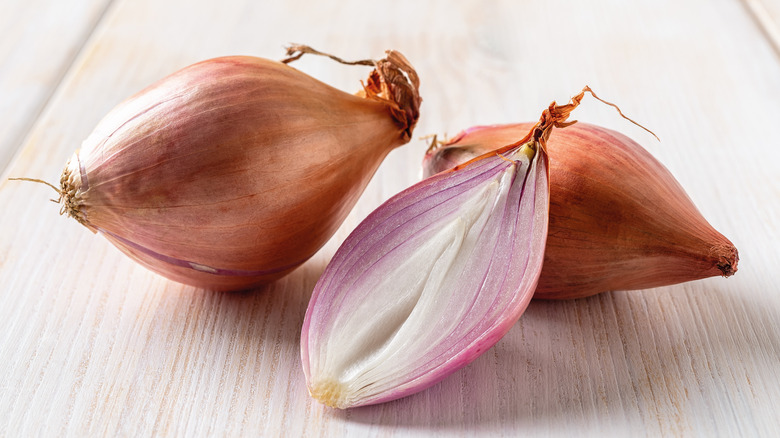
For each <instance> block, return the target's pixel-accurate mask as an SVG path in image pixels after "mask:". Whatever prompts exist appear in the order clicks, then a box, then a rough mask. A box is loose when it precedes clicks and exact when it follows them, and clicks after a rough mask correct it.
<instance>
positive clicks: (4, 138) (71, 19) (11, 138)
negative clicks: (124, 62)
mask: <svg viewBox="0 0 780 438" xmlns="http://www.w3.org/2000/svg"><path fill="white" fill-rule="evenodd" d="M110 4H111V0H75V1H69V2H58V1H52V0H30V1H4V2H2V3H0V29H2V30H0V32H1V35H2V39H0V133H1V134H0V173H2V171H3V170H4V169H5V168H6V166H7V165H8V163H9V162H10V161H11V158H12V157H13V155H14V153H15V152H16V151H17V150H18V149H19V147H20V146H21V143H22V141H23V139H24V137H25V136H26V135H27V132H28V131H29V130H30V127H31V126H32V124H33V123H34V122H35V120H36V119H37V117H38V116H39V115H40V112H41V111H42V110H43V108H44V106H45V105H46V103H47V102H48V99H49V98H50V97H51V95H52V93H54V91H55V89H56V88H57V86H58V85H59V83H60V80H61V79H62V77H63V75H64V74H65V72H66V71H67V69H68V68H69V67H70V64H71V63H72V62H73V59H74V58H75V57H76V55H77V53H78V51H79V50H80V49H81V47H82V46H83V44H84V41H85V40H86V39H87V38H88V37H89V35H91V33H92V30H93V29H94V27H95V25H96V24H97V22H98V21H100V18H101V17H102V15H103V13H104V11H105V10H106V8H107V7H108V6H109V5H110Z"/></svg>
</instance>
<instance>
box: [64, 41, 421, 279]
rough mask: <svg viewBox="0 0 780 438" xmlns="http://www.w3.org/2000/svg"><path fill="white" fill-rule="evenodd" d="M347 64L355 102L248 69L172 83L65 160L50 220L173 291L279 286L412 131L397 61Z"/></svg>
mask: <svg viewBox="0 0 780 438" xmlns="http://www.w3.org/2000/svg"><path fill="white" fill-rule="evenodd" d="M304 53H315V54H321V53H320V52H317V51H315V50H313V49H311V48H309V47H306V46H294V47H293V48H291V50H290V51H289V53H288V54H289V55H291V57H290V58H289V59H287V60H286V61H287V62H289V61H291V60H294V59H297V58H299V57H300V56H301V55H302V54H304ZM328 56H330V55H328ZM331 57H332V56H331ZM332 58H333V59H336V60H338V61H340V62H344V61H341V60H340V59H339V58H336V57H332ZM344 63H347V62H344ZM348 64H361V65H370V66H373V67H374V70H373V71H372V72H371V74H370V76H369V78H368V80H367V81H366V83H365V85H364V86H363V90H361V91H360V93H359V95H351V94H348V93H345V92H343V91H340V90H337V89H335V88H333V87H331V86H329V85H326V84H324V83H322V82H320V81H318V80H316V79H314V78H312V77H310V76H308V75H306V74H304V73H302V72H300V71H298V70H296V69H294V68H292V67H290V66H288V65H286V63H284V62H275V61H270V60H266V59H261V58H255V57H248V56H232V57H224V58H216V59H210V60H207V61H203V62H200V63H197V64H194V65H191V66H189V67H186V68H184V69H182V70H180V71H178V72H176V73H173V74H172V75H170V76H168V77H166V78H164V79H162V80H161V81H159V82H157V83H156V84H154V85H152V86H150V87H149V88H147V89H145V90H143V91H141V92H140V93H138V94H136V95H135V96H133V97H131V98H130V99H128V100H127V101H125V102H123V103H121V104H120V105H118V106H117V107H116V108H114V109H113V110H112V111H111V112H109V113H108V115H106V116H105V118H104V119H103V120H102V121H101V122H100V123H99V124H98V125H97V127H96V128H95V130H94V132H93V133H92V134H91V135H90V136H89V137H88V138H87V140H86V141H85V142H84V143H83V145H82V147H81V150H79V151H77V152H76V153H75V154H74V155H73V157H72V158H71V159H70V161H69V162H68V163H67V166H66V167H65V170H64V172H63V174H62V177H61V179H60V187H55V189H56V190H57V191H58V192H59V194H60V196H59V199H58V202H60V204H61V213H63V214H67V215H68V216H70V217H72V218H74V219H76V220H77V221H78V222H80V223H81V224H83V225H84V226H86V227H87V228H89V229H90V230H92V231H93V232H98V233H100V234H102V235H103V236H105V237H106V238H107V239H108V240H109V241H110V242H111V243H113V244H114V245H116V246H117V247H118V248H119V249H120V250H122V251H123V252H124V253H126V254H127V255H129V256H130V257H132V258H133V259H135V260H137V261H138V262H140V263H141V264H143V265H144V266H146V267H148V268H149V269H151V270H153V271H156V272H158V273H160V274H162V275H164V276H166V277H168V278H171V279H173V280H176V281H179V282H182V283H187V284H191V285H195V286H200V287H203V288H209V289H215V290H230V289H243V288H248V287H251V286H254V285H257V284H261V283H266V282H270V281H273V280H275V279H278V278H280V277H282V276H283V275H285V274H287V273H289V272H290V271H292V270H293V269H295V268H296V267H297V266H299V265H300V264H302V263H303V262H305V261H306V260H307V259H308V258H309V257H311V256H312V255H313V254H314V253H315V252H316V251H317V250H318V249H319V248H320V247H321V246H322V245H323V244H324V243H325V242H326V241H327V240H328V239H329V238H330V237H331V235H332V234H333V233H334V232H335V231H336V229H337V228H338V226H339V225H340V224H341V222H342V221H343V220H344V218H345V217H346V216H347V214H348V213H349V212H350V210H351V208H352V206H353V205H354V203H355V202H356V201H357V199H358V197H359V196H360V194H361V193H362V191H363V189H364V188H365V186H366V184H367V183H368V181H369V179H370V178H371V176H372V175H373V174H374V172H375V171H376V169H377V168H378V166H379V164H380V163H381V162H382V160H383V159H384V158H385V156H386V155H387V153H388V152H389V151H390V150H392V149H393V148H395V147H397V146H399V145H402V144H404V143H407V142H408V141H409V139H410V138H411V135H412V130H413V129H414V126H415V124H416V122H417V119H418V117H419V106H420V102H421V99H420V97H419V93H418V87H419V80H418V77H417V74H416V73H415V71H414V69H413V68H412V66H411V65H410V64H409V62H408V61H407V60H406V59H405V58H404V57H403V56H402V55H401V54H400V53H398V52H396V51H388V52H387V56H386V58H384V59H381V60H378V61H358V62H351V63H348Z"/></svg>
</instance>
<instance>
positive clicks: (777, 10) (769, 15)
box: [743, 0, 780, 56]
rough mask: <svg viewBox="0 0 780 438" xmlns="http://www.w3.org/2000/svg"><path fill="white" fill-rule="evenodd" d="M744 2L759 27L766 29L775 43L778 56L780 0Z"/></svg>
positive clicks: (779, 44)
mask: <svg viewBox="0 0 780 438" xmlns="http://www.w3.org/2000/svg"><path fill="white" fill-rule="evenodd" d="M743 2H744V3H745V7H747V9H748V11H750V13H751V15H753V18H754V19H755V20H756V23H757V24H758V27H759V28H761V30H763V31H764V34H765V35H766V37H767V39H768V40H769V41H770V42H771V43H772V45H774V47H775V51H776V52H777V56H780V1H778V0H743Z"/></svg>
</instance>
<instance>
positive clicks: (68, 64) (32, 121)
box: [0, 0, 119, 181]
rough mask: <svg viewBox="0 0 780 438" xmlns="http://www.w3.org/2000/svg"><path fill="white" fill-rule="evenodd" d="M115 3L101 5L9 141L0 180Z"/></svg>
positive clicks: (109, 0) (4, 177) (15, 159)
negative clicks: (8, 155) (10, 151)
mask: <svg viewBox="0 0 780 438" xmlns="http://www.w3.org/2000/svg"><path fill="white" fill-rule="evenodd" d="M116 3H119V2H118V1H116V0H108V1H106V4H105V6H103V10H101V11H100V13H98V14H97V16H96V17H95V19H94V21H93V22H92V25H91V26H88V27H87V29H86V31H85V32H84V34H83V35H82V37H81V38H80V39H79V40H78V42H77V44H75V45H74V50H73V54H72V55H71V56H70V57H69V58H68V59H66V60H65V62H64V63H63V65H62V68H61V69H60V73H59V75H58V76H57V78H56V79H55V80H54V81H53V82H52V83H53V84H54V85H53V86H52V87H51V89H50V90H49V92H48V93H47V94H46V97H45V98H44V99H43V100H42V101H41V103H40V104H39V106H38V108H37V110H36V111H35V112H34V113H33V115H32V117H30V118H29V121H28V122H27V126H25V127H24V129H22V130H21V133H20V135H19V136H18V137H17V139H16V140H14V141H13V142H11V144H12V145H16V147H15V148H14V154H13V155H12V156H11V159H10V160H8V162H7V163H5V166H4V167H2V169H0V181H5V180H6V179H7V178H8V172H9V171H10V170H11V168H12V167H13V164H14V163H16V161H17V160H18V159H19V155H21V153H22V150H23V149H24V146H25V145H26V144H27V143H28V142H29V138H30V135H31V134H32V132H33V131H34V130H35V126H36V125H37V124H38V122H40V120H41V116H42V115H43V114H44V113H45V112H46V109H48V107H49V104H50V103H51V101H52V99H53V98H54V96H55V95H56V94H57V92H58V91H59V90H60V88H62V85H63V83H64V82H65V79H66V78H67V77H68V73H70V71H71V70H72V69H73V67H74V65H75V64H76V61H77V60H78V59H79V58H80V57H81V54H82V53H83V52H84V48H85V47H86V46H87V44H88V43H89V41H90V39H92V37H93V35H95V31H96V30H97V29H98V27H99V26H100V24H101V23H102V22H103V20H104V19H105V17H106V16H107V15H108V11H109V9H111V7H112V6H113V5H114V4H116Z"/></svg>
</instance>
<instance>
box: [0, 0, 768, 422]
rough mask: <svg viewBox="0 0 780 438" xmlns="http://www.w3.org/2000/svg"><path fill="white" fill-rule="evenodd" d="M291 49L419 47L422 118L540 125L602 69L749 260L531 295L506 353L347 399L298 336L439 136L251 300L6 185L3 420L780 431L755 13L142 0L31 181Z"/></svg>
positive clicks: (38, 193)
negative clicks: (233, 67) (718, 269)
mask: <svg viewBox="0 0 780 438" xmlns="http://www.w3.org/2000/svg"><path fill="white" fill-rule="evenodd" d="M723 29H728V30H729V31H728V32H724V31H723ZM291 41H294V42H304V43H309V44H311V45H313V46H315V47H321V48H323V49H324V50H328V51H332V52H335V53H338V54H340V55H343V56H344V57H348V58H363V57H366V56H378V55H379V54H381V51H382V50H383V49H385V48H396V49H399V50H401V51H402V52H404V53H405V54H406V55H407V56H408V57H409V59H410V60H411V61H412V62H413V64H415V66H416V67H417V68H418V72H419V73H420V75H421V77H422V81H423V85H422V92H423V98H424V99H425V101H424V104H423V108H422V111H423V116H422V118H421V122H420V125H419V127H418V129H417V134H419V135H423V134H427V133H433V132H439V133H441V132H449V133H451V134H452V133H455V132H456V131H457V130H459V129H462V128H465V127H468V126H470V125H475V124H485V123H502V122H510V121H525V120H533V119H535V118H536V117H538V114H539V111H540V110H541V109H542V108H544V107H545V106H546V105H547V104H548V103H549V101H550V100H552V99H558V100H559V101H562V100H565V99H567V98H568V97H569V96H570V95H572V94H574V93H575V92H576V91H578V90H579V89H580V88H581V87H582V85H584V84H586V83H587V84H589V85H591V86H592V87H593V88H594V89H595V90H596V91H597V92H599V93H600V95H602V97H604V98H607V99H610V100H613V101H616V102H617V103H619V104H620V105H621V107H622V108H623V109H624V110H625V111H626V112H627V113H629V114H630V115H631V116H632V117H634V118H636V119H638V120H639V121H641V122H642V123H644V124H645V125H647V126H648V127H650V128H651V129H653V130H654V131H655V132H656V133H657V134H658V135H659V136H660V137H661V139H662V142H661V143H658V142H655V141H654V140H652V139H651V138H649V137H648V136H647V135H646V134H644V133H642V132H641V131H640V130H639V129H636V128H634V127H632V126H630V125H628V124H627V123H626V122H624V121H623V120H621V119H619V118H618V117H617V116H616V115H615V114H614V113H613V111H612V110H611V109H610V108H607V107H604V106H602V105H599V104H597V103H595V101H592V100H590V101H586V103H584V104H583V106H582V107H581V108H580V109H578V111H577V112H576V113H575V117H576V118H578V119H580V120H584V121H589V122H593V123H598V124H602V125H605V126H608V127H610V128H613V129H617V130H619V131H622V132H625V133H627V134H629V135H631V136H632V137H634V138H636V139H637V140H638V141H640V142H641V143H642V144H644V145H645V146H646V147H647V148H648V149H649V150H650V151H651V152H652V153H653V154H654V155H656V156H657V157H659V159H660V160H661V161H662V162H664V163H665V164H666V165H667V166H668V167H669V168H670V170H671V171H672V172H673V173H674V174H675V175H676V176H677V177H678V179H679V180H680V181H681V183H682V184H683V186H684V187H686V189H687V190H688V191H689V194H690V195H691V198H692V199H693V200H694V201H695V203H696V204H697V205H698V206H699V208H700V209H701V210H702V212H703V213H704V215H705V217H707V218H708V219H709V220H710V221H711V223H712V224H713V225H714V226H715V227H716V228H718V229H719V230H720V231H722V232H723V233H724V234H726V236H728V237H729V238H731V239H732V240H733V241H734V243H735V244H736V245H737V247H738V248H739V249H740V254H741V258H742V262H741V265H740V271H739V272H738V273H737V275H736V276H735V277H733V278H730V279H727V280H724V279H711V280H706V281H700V282H696V283H690V284H686V285H680V286H675V287H667V288H659V289H653V290H647V291H636V292H613V293H608V294H603V295H600V296H596V297H592V298H588V299H583V300H576V301H568V302H534V303H532V305H531V306H530V307H529V309H528V311H527V312H526V314H525V315H524V316H523V317H522V318H521V319H520V321H519V323H518V324H517V326H516V327H515V328H513V329H512V330H511V331H510V333H509V334H508V335H507V336H506V337H505V338H504V339H503V340H502V341H500V342H499V343H498V345H497V346H496V347H495V348H493V349H492V350H490V351H488V352H487V353H486V354H485V355H483V356H482V357H480V358H479V359H478V360H477V361H476V362H474V363H473V364H472V365H470V366H468V367H467V368H465V369H463V370H461V371H459V372H457V373H455V374H453V375H452V376H450V377H449V378H448V379H446V380H445V381H443V382H442V383H440V384H439V385H437V386H435V387H433V388H431V389H429V390H427V391H424V392H422V393H420V394H417V395H415V396H411V397H408V398H406V399H402V400H399V401H396V402H391V403H387V404H384V405H379V406H374V407H368V408H361V409H354V410H351V411H347V412H340V411H334V410H331V409H326V408H323V407H322V406H320V405H318V404H316V403H313V402H312V401H311V400H310V399H309V397H308V396H307V394H306V390H305V385H304V382H303V376H302V372H301V371H300V363H299V353H298V348H299V345H298V336H299V333H300V324H301V321H302V317H303V313H304V311H305V308H306V303H307V300H308V297H309V295H310V293H311V290H312V288H313V287H314V283H315V282H316V279H317V277H318V276H319V274H320V273H321V272H322V270H323V269H324V266H325V264H326V263H327V260H328V259H329V258H330V256H331V255H332V254H333V252H334V251H335V249H336V248H337V246H338V243H339V242H340V241H341V240H343V239H344V238H345V237H346V235H347V234H348V232H349V231H350V230H351V229H352V228H354V226H356V225H357V223H358V222H359V220H360V219H361V218H362V217H364V216H365V215H367V214H368V213H369V212H370V211H371V210H372V209H373V208H374V207H376V206H377V205H378V204H379V203H380V202H382V201H383V200H385V199H387V198H388V197H389V196H391V195H392V194H394V193H395V192H397V191H399V190H401V189H402V188H404V187H406V186H408V185H409V184H411V183H413V182H414V181H416V179H417V178H418V175H419V174H420V170H419V162H420V159H421V157H422V152H423V151H424V149H425V145H424V142H422V141H417V140H415V141H414V142H413V143H412V144H410V145H407V146H405V147H403V148H401V149H398V150H397V151H395V152H393V153H392V154H391V156H390V157H389V158H388V160H387V162H386V163H385V164H384V165H383V167H382V168H381V169H380V172H379V174H377V176H376V178H375V180H374V181H373V182H372V184H371V185H370V186H369V188H368V190H367V191H366V193H365V195H364V196H363V197H362V198H361V201H360V203H359V204H358V206H357V207H356V210H355V211H354V212H353V214H352V215H351V216H350V218H349V219H348V220H347V222H346V223H345V225H344V226H343V227H342V229H341V230H340V231H339V232H338V233H337V235H336V236H335V237H334V239H333V240H332V241H331V242H330V243H329V244H328V245H327V246H326V247H325V248H324V249H323V250H322V251H321V252H320V253H319V254H318V255H317V256H315V258H314V259H312V260H311V261H310V262H309V263H307V264H306V265H304V266H303V267H302V268H300V269H298V270H297V271H295V272H294V273H293V274H291V275H290V276H288V277H287V278H285V279H283V280H281V281H279V282H278V283H276V284H274V285H271V286H268V287H266V288H263V289H261V290H258V291H256V292H254V293H246V294H216V293H212V292H208V291H202V290H197V289H194V288H190V287H184V286H180V285H177V284H174V283H172V282H169V281H167V280H165V279H162V278H160V277H158V276H156V275H154V274H152V273H149V272H147V271H145V270H144V269H143V268H141V267H139V266H137V265H135V264H133V263H132V262H131V261H129V260H128V259H126V258H125V257H124V256H122V255H121V254H120V253H119V252H118V251H117V250H115V249H113V247H111V246H110V245H109V244H108V243H107V242H106V241H105V240H103V239H102V238H100V237H99V236H94V235H91V234H90V233H88V232H86V231H85V230H84V229H83V227H81V226H80V225H78V224H77V223H75V222H73V221H69V220H66V219H64V218H59V217H57V215H56V213H55V211H56V206H54V205H52V204H51V203H48V202H46V201H45V199H46V198H47V197H48V196H50V193H49V192H48V191H47V190H49V189H46V188H45V187H42V186H41V187H37V186H34V185H29V184H21V183H16V182H7V181H3V182H0V203H1V204H2V205H4V206H7V208H5V209H4V210H3V211H2V212H1V213H0V225H1V226H2V229H3V230H4V231H3V232H2V233H0V300H2V303H3V306H0V431H2V433H3V434H7V435H8V436H21V435H33V434H43V435H71V436H81V435H85V434H90V435H102V434H105V435H122V436H138V435H151V434H157V435H178V436H207V435H215V434H225V435H247V436H257V435H264V436H276V435H286V436H361V437H362V436H421V437H422V436H425V437H428V436H475V435H480V436H482V435H485V436H491V435H494V436H500V435H505V436H515V435H543V436H573V435H575V436H605V435H622V436H626V435H632V436H633V435H637V434H639V435H642V434H646V435H650V436H657V435H667V436H679V435H687V436H729V437H731V436H740V435H741V436H755V435H764V436H771V435H775V434H777V432H778V430H780V423H779V422H778V421H779V420H778V418H777V416H776V415H775V413H774V410H773V406H774V405H775V404H776V402H778V401H780V371H779V370H780V338H779V337H778V332H780V294H778V291H779V290H780V278H779V276H778V274H777V272H776V267H777V266H778V265H779V264H780V260H779V259H778V251H777V248H778V247H780V231H779V228H778V216H780V205H778V202H777V199H778V195H779V194H780V177H779V176H778V175H780V172H778V170H780V166H778V161H777V158H778V151H777V147H776V146H777V145H778V144H780V135H779V134H778V133H777V131H776V130H775V129H773V126H774V124H775V123H776V120H778V119H780V106H778V105H777V101H776V99H775V97H776V96H778V95H780V62H778V60H777V57H776V56H775V54H774V53H773V49H772V48H771V46H770V45H769V43H768V42H767V40H766V39H765V38H764V37H763V35H762V33H761V31H760V30H759V29H758V28H757V27H756V25H755V23H754V22H753V20H752V19H751V17H750V16H749V15H748V13H747V12H746V10H745V9H744V7H743V5H742V4H740V3H739V2H737V1H725V0H723V1H717V2H705V1H703V0H701V1H691V2H687V3H684V4H680V3H678V2H672V1H668V2H666V1H662V2H660V3H659V2H642V3H636V2H633V3H631V5H629V4H626V3H624V2H614V1H608V0H603V1H602V0H592V1H589V2H576V3H571V2H541V3H539V2H537V3H533V4H523V5H519V4H516V3H514V2H474V3H472V4H461V5H453V4H452V3H451V2H444V1H439V2H430V3H424V4H423V3H421V2H395V3H393V4H365V3H358V2H343V3H342V4H341V6H339V7H334V6H330V5H328V6H326V5H311V4H310V3H309V2H303V1H300V2H292V1H291V2H275V3H271V4H263V5H260V4H256V2H251V1H245V0H226V1H223V2H220V3H219V5H217V4H212V2H192V1H188V2H184V1H182V0H173V1H170V2H153V1H151V0H139V1H132V2H130V1H126V2H122V3H120V4H118V5H117V6H116V8H113V9H112V10H111V14H110V15H109V16H107V17H106V18H105V20H104V21H103V22H102V23H101V25H100V26H99V28H98V30H97V32H96V34H95V35H94V36H93V38H91V39H90V41H89V42H88V44H87V46H86V48H85V50H84V52H83V54H82V56H80V57H79V58H78V59H77V60H76V63H75V64H74V67H73V68H72V70H71V72H70V73H69V74H68V75H67V77H66V78H65V79H64V81H63V86H62V87H61V89H60V90H59V91H58V92H57V93H56V95H55V96H54V97H53V98H52V100H51V102H50V105H49V106H48V109H47V110H46V111H45V112H44V114H43V115H42V116H41V118H40V119H39V121H38V123H36V125H35V127H34V129H33V131H32V133H31V135H30V136H29V137H28V140H27V142H26V143H25V145H24V148H23V150H22V153H21V155H20V156H19V157H18V159H17V161H16V162H15V163H14V165H13V168H12V172H11V173H12V174H13V175H26V176H32V177H43V178H49V179H50V180H54V179H56V178H57V176H58V175H59V172H60V170H61V167H62V166H63V164H64V162H65V160H66V159H67V158H68V156H69V155H70V154H71V153H72V151H73V150H74V149H75V148H76V147H77V146H78V144H79V143H80V141H81V140H82V139H83V138H85V137H86V136H87V135H88V134H89V132H90V130H91V128H92V126H94V124H95V123H96V122H97V121H98V120H99V119H100V117H101V116H102V115H103V114H104V113H105V112H106V111H108V110H109V109H110V108H111V107H112V106H113V105H115V104H116V103H118V102H119V101H120V100H121V99H123V98H124V97H127V96H128V95H130V94H132V93H134V92H135V91H137V90H139V89H141V88H142V87H144V86H145V85H147V84H149V83H151V82H152V81H154V80H156V79H158V78H159V77H162V76H163V75H165V74H167V73H169V72H171V71H173V70H175V69H176V68H179V67H181V66H184V65H186V64H188V63H191V62H194V61H197V60H200V59H203V58H207V57H211V56H217V55H225V54H255V55H260V56H266V57H271V58H276V57H279V56H280V53H281V46H282V45H283V44H285V43H287V42H291ZM299 68H301V69H304V70H305V71H307V72H310V73H312V74H314V75H316V76H317V77H319V78H321V79H323V80H325V81H327V82H330V83H332V84H334V85H336V86H339V87H340V88H342V89H347V90H354V89H357V81H358V80H359V79H362V78H363V76H364V75H365V70H364V69H360V68H354V69H353V68H348V67H344V66H337V65H334V64H332V63H329V62H327V61H325V60H321V59H309V60H306V59H304V60H302V62H301V63H300V64H299Z"/></svg>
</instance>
